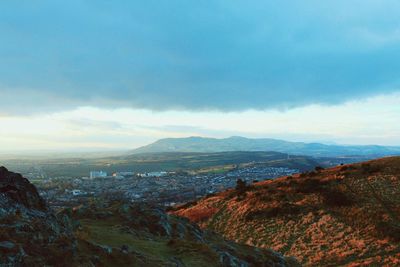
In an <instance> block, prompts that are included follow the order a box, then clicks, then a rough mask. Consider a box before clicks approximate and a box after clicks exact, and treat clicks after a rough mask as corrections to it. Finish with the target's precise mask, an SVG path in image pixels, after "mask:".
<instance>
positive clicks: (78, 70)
mask: <svg viewBox="0 0 400 267" xmlns="http://www.w3.org/2000/svg"><path fill="white" fill-rule="evenodd" d="M399 12H400V2H398V1H389V0H380V1H368V0H364V1H329V3H328V1H251V0H250V1H249V0H247V1H227V0H226V1H222V0H219V1H218V0H217V1H178V0H157V1H156V0H146V1H106V0H96V1H95V0H93V1H89V0H87V1H82V0H80V1H78V0H69V1H55V0H48V1H44V0H43V1H42V0H38V1H23V0H16V1H2V2H1V3H0V36H1V42H0V59H1V60H0V94H1V96H0V112H2V113H4V112H11V113H12V112H33V111H37V110H56V109H66V108H73V107H76V106H82V105H95V106H106V107H121V106H123V107H135V108H148V109H154V110H164V109H192V110H201V109H219V110H227V111H229V110H243V109H249V108H255V109H265V108H285V107H293V106H299V105H305V104H310V103H325V104H332V103H339V102H342V101H345V100H348V99H352V98H357V97H365V96H369V95H373V94H380V93H387V92H392V91H396V90H399V88H400V87H399V85H400V16H398V14H399Z"/></svg>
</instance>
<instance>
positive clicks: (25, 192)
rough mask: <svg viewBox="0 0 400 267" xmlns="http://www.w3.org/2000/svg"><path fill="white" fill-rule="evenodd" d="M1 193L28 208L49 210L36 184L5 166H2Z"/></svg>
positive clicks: (0, 169)
mask: <svg viewBox="0 0 400 267" xmlns="http://www.w3.org/2000/svg"><path fill="white" fill-rule="evenodd" d="M0 194H2V195H3V196H5V197H7V198H8V199H9V200H10V201H14V202H15V204H18V205H23V206H24V207H26V208H29V209H36V210H41V211H45V210H47V208H46V204H45V202H44V200H43V199H42V198H41V197H40V196H39V193H38V192H37V190H36V188H35V186H34V185H33V184H31V183H30V182H29V181H28V180H27V179H26V178H24V177H22V175H21V174H19V173H14V172H9V171H8V170H7V169H6V168H5V167H0Z"/></svg>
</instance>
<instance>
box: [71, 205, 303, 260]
mask: <svg viewBox="0 0 400 267" xmlns="http://www.w3.org/2000/svg"><path fill="white" fill-rule="evenodd" d="M120 208H121V206H120V205H119V204H117V205H113V206H110V207H105V208H101V209H100V210H101V211H102V212H106V213H109V214H112V215H109V216H107V217H106V218H101V219H98V218H95V217H93V214H92V213H91V211H93V210H94V209H96V210H97V208H94V209H91V210H88V211H85V212H84V213H80V215H77V216H78V217H79V218H81V219H80V224H81V227H80V228H79V229H78V230H77V231H76V237H77V240H78V256H77V257H76V260H75V262H74V265H76V266H89V265H88V263H89V262H94V263H96V260H95V261H93V255H96V256H97V257H98V260H97V263H96V266H110V267H111V266H144V267H146V266H148V267H158V266H160V267H161V266H162V267H166V266H171V267H172V266H190V267H210V266H221V263H220V255H218V254H217V252H216V248H217V250H221V249H222V250H224V251H229V252H230V253H232V255H236V256H239V257H240V259H246V260H248V259H257V262H258V261H262V262H269V261H271V260H272V259H276V256H272V254H274V255H275V253H274V252H271V251H261V250H259V249H256V248H254V247H251V246H246V245H243V244H235V243H233V242H228V241H226V240H224V239H223V238H221V237H220V236H219V235H216V234H215V233H208V232H207V233H203V234H202V237H203V238H204V240H205V242H199V240H196V239H195V238H193V236H191V235H190V233H189V232H187V231H189V230H188V229H189V228H187V229H186V230H185V237H182V238H179V237H174V238H172V237H171V236H165V235H158V234H155V233H152V232H151V231H148V230H146V229H147V228H146V227H149V226H150V225H152V226H153V227H154V226H155V225H158V222H155V221H154V217H151V216H150V217H143V218H142V219H143V221H144V222H146V225H141V226H128V225H129V223H128V224H127V221H126V218H125V217H123V216H121V215H120V213H119V212H120ZM133 216H135V215H133ZM138 216H142V215H138ZM169 220H171V221H170V223H171V226H172V223H177V225H178V224H180V225H182V222H183V221H184V222H185V223H186V224H187V221H186V220H182V218H177V217H175V216H169ZM172 227H173V228H174V226H172ZM179 227H181V226H179ZM123 245H126V246H128V247H129V253H126V254H125V253H122V252H121V250H120V248H121V247H122V246H123ZM101 246H106V247H108V248H111V249H112V252H111V253H107V252H106V251H104V250H103V249H101ZM286 260H287V262H286V265H285V266H288V267H290V266H298V264H297V263H296V262H295V261H294V260H291V259H289V258H286ZM174 261H175V262H174ZM253 262H254V261H253ZM177 263H179V264H177ZM249 266H259V265H258V263H256V264H250V265H249ZM280 266H281V265H280ZM282 266H283V265H282Z"/></svg>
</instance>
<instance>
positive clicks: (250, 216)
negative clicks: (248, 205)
mask: <svg viewBox="0 0 400 267" xmlns="http://www.w3.org/2000/svg"><path fill="white" fill-rule="evenodd" d="M300 212H301V209H300V207H298V206H296V205H293V204H289V203H283V204H282V205H280V206H277V207H269V208H266V209H263V210H255V211H250V212H249V213H247V214H246V216H245V220H246V221H252V220H255V219H265V218H274V217H278V216H287V215H294V214H298V213H300Z"/></svg>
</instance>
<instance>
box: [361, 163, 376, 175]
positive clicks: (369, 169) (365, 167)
mask: <svg viewBox="0 0 400 267" xmlns="http://www.w3.org/2000/svg"><path fill="white" fill-rule="evenodd" d="M361 171H362V172H363V173H365V174H371V173H375V172H378V171H380V166H377V165H371V164H370V163H363V164H361Z"/></svg>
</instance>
